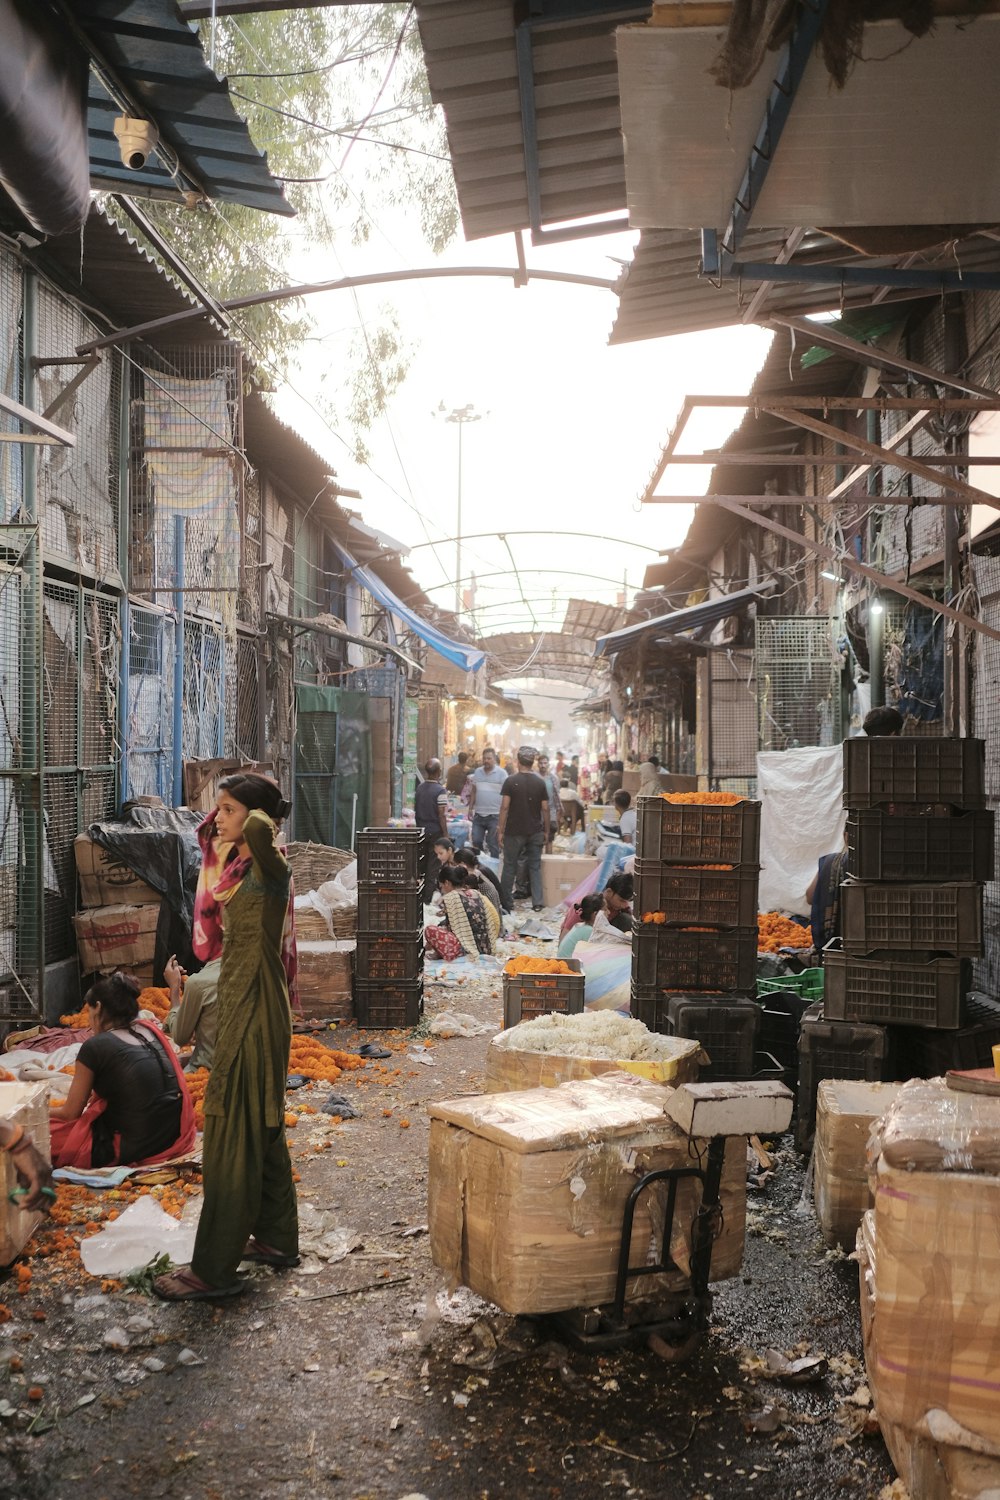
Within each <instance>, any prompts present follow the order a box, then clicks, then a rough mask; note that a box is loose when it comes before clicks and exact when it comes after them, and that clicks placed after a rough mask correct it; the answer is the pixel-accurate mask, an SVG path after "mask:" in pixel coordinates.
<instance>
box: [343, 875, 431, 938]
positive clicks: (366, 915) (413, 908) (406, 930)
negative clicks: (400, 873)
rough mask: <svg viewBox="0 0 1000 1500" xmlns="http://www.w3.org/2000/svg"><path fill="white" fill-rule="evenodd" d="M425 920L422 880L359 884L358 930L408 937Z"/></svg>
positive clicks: (360, 882)
mask: <svg viewBox="0 0 1000 1500" xmlns="http://www.w3.org/2000/svg"><path fill="white" fill-rule="evenodd" d="M423 920H424V885H423V881H422V880H408V881H405V882H400V883H399V884H398V885H385V884H383V883H382V882H381V881H378V880H359V881H358V931H359V932H376V933H378V932H384V933H393V934H398V935H400V936H405V937H408V936H409V935H410V934H411V933H413V932H415V931H416V930H417V929H418V928H419V927H421V925H422V923H423Z"/></svg>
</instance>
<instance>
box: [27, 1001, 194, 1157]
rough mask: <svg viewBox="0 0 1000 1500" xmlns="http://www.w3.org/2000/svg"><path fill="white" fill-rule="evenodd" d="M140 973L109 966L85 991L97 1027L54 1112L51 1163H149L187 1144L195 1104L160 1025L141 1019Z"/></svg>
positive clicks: (174, 1153)
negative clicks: (110, 969) (135, 975)
mask: <svg viewBox="0 0 1000 1500" xmlns="http://www.w3.org/2000/svg"><path fill="white" fill-rule="evenodd" d="M139 992H140V986H139V981H138V980H137V979H133V977H132V975H131V974H121V973H115V974H109V975H108V976H107V977H106V978H104V979H99V980H98V981H97V983H96V984H95V985H94V986H93V988H92V989H91V990H89V991H88V993H87V996H86V999H85V1004H86V1007H87V1011H88V1019H89V1021H90V1028H91V1030H92V1032H93V1033H94V1034H93V1036H91V1037H89V1038H88V1040H87V1041H85V1042H84V1044H83V1046H82V1047H81V1048H80V1051H79V1054H78V1055H77V1059H76V1072H75V1073H74V1075H73V1082H72V1084H71V1086H70V1091H69V1094H68V1096H67V1098H66V1100H65V1103H63V1104H60V1105H57V1106H56V1107H55V1108H54V1109H53V1110H52V1112H51V1116H50V1126H51V1137H52V1164H53V1166H56V1167H79V1168H87V1167H111V1166H146V1165H151V1164H153V1163H155V1162H159V1161H169V1160H170V1159H171V1158H172V1157H174V1156H183V1155H184V1154H185V1153H186V1152H188V1151H190V1150H192V1148H193V1146H194V1142H195V1123H194V1105H193V1103H192V1101H191V1095H190V1093H189V1092H188V1086H187V1082H186V1080H185V1077H184V1073H183V1071H182V1069H181V1066H180V1063H179V1061H178V1059H177V1057H176V1055H175V1053H174V1051H173V1049H172V1047H171V1046H170V1043H169V1042H168V1041H167V1040H166V1038H165V1037H164V1035H163V1033H162V1032H161V1031H160V1029H159V1027H158V1026H156V1025H154V1024H153V1023H152V1022H151V1021H140V1020H139V1019H138V1015H139V1002H138V996H139Z"/></svg>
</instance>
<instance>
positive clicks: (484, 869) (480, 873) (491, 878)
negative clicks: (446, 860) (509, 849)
mask: <svg viewBox="0 0 1000 1500" xmlns="http://www.w3.org/2000/svg"><path fill="white" fill-rule="evenodd" d="M455 864H456V865H464V866H465V868H466V869H467V870H468V872H469V877H470V878H469V884H470V885H471V886H472V887H473V889H474V890H477V891H478V892H479V894H480V895H481V896H485V897H486V899H487V901H492V902H493V905H494V906H495V907H496V909H497V911H503V909H504V907H503V899H502V897H501V894H500V882H499V880H498V879H497V877H496V876H495V875H494V873H493V871H492V870H491V869H490V868H489V867H488V866H487V865H481V864H480V863H479V856H478V855H477V853H476V851H475V849H469V848H463V849H456V851H455ZM507 910H508V911H509V910H510V908H509V907H508V908H507Z"/></svg>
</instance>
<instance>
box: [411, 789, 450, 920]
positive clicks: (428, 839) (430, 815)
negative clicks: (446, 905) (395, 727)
mask: <svg viewBox="0 0 1000 1500" xmlns="http://www.w3.org/2000/svg"><path fill="white" fill-rule="evenodd" d="M424 778H425V779H424V780H423V781H422V782H421V783H420V785H419V786H418V787H417V792H416V796H415V797H414V799H413V816H414V818H415V820H416V824H417V827H418V828H422V829H423V830H424V840H425V847H426V849H427V863H426V865H425V867H424V868H425V874H424V900H425V901H430V900H431V899H432V898H433V895H434V892H435V890H436V889H437V878H438V871H439V870H440V868H441V862H440V860H439V859H438V857H437V855H436V854H435V853H434V843H435V840H436V839H439V838H441V836H442V835H443V836H444V837H445V838H447V837H448V798H447V795H446V793H445V789H444V787H443V786H442V785H441V762H440V761H439V760H429V761H428V762H427V764H426V765H425V766H424Z"/></svg>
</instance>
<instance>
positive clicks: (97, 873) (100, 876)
mask: <svg viewBox="0 0 1000 1500" xmlns="http://www.w3.org/2000/svg"><path fill="white" fill-rule="evenodd" d="M73 850H74V853H75V854H76V872H77V874H78V875H79V877H80V898H81V901H82V903H83V905H84V906H121V905H122V904H123V903H126V902H127V903H128V904H129V905H130V906H146V905H156V904H158V903H159V900H160V893H159V891H154V890H153V887H152V886H151V885H147V884H146V882H145V881H144V880H140V878H139V876H138V875H137V874H136V873H135V871H134V870H132V869H130V868H129V866H128V865H126V864H124V863H123V862H122V861H121V860H120V859H115V857H114V855H113V854H112V853H111V851H110V849H105V848H104V846H103V845H102V844H96V843H95V842H94V840H93V839H92V838H89V837H88V835H87V834H85V833H81V834H79V835H78V837H77V838H76V839H74V841H73Z"/></svg>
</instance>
